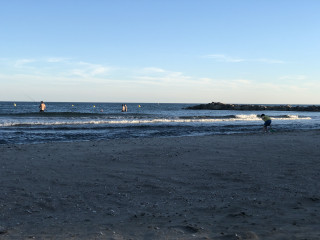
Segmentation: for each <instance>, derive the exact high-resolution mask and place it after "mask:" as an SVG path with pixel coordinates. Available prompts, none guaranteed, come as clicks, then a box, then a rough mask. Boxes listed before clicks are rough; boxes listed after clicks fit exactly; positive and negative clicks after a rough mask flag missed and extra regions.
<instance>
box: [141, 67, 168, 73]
mask: <svg viewBox="0 0 320 240" xmlns="http://www.w3.org/2000/svg"><path fill="white" fill-rule="evenodd" d="M142 71H143V72H151V73H152V72H154V73H163V72H166V70H164V69H161V68H156V67H147V68H143V69H142Z"/></svg>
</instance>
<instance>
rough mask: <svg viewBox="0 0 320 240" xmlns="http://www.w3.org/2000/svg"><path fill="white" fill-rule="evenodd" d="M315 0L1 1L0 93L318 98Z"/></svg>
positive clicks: (186, 99) (13, 97) (143, 98)
mask: <svg viewBox="0 0 320 240" xmlns="http://www.w3.org/2000/svg"><path fill="white" fill-rule="evenodd" d="M319 12H320V1H319V0H304V1H301V0H259V1H257V0H153V1H151V0H117V1H113V0H90V1H89V0H67V1H66V0H54V1H44V0H10V1H1V3H0V101H41V100H43V101H47V102H50V101H51V102H62V101H68V102H150V103H162V102H167V103H209V102H223V103H251V104H320V94H319V93H320V67H319V63H320V29H319V26H320V14H319Z"/></svg>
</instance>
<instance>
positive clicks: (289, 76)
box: [279, 75, 308, 80]
mask: <svg viewBox="0 0 320 240" xmlns="http://www.w3.org/2000/svg"><path fill="white" fill-rule="evenodd" d="M307 78H308V77H307V76H305V75H287V76H282V77H280V78H279V79H280V80H306V79H307Z"/></svg>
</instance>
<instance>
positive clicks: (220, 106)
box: [185, 102, 320, 112]
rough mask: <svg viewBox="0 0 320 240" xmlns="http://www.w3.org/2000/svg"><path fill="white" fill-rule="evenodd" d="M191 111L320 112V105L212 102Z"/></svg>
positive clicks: (194, 107) (191, 108)
mask: <svg viewBox="0 0 320 240" xmlns="http://www.w3.org/2000/svg"><path fill="white" fill-rule="evenodd" d="M185 109H189V110H241V111H264V110H269V111H304V112H320V105H312V106H311V105H310V106H300V105H295V106H291V105H267V106H266V105H256V104H225V103H221V102H212V103H208V104H200V105H196V106H190V107H187V108H185Z"/></svg>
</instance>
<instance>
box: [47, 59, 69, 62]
mask: <svg viewBox="0 0 320 240" xmlns="http://www.w3.org/2000/svg"><path fill="white" fill-rule="evenodd" d="M67 60H69V59H68V58H48V59H47V60H46V61H47V62H49V63H60V62H66V61H67Z"/></svg>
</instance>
